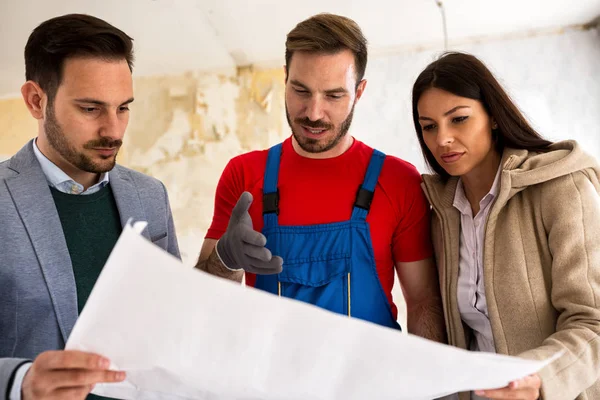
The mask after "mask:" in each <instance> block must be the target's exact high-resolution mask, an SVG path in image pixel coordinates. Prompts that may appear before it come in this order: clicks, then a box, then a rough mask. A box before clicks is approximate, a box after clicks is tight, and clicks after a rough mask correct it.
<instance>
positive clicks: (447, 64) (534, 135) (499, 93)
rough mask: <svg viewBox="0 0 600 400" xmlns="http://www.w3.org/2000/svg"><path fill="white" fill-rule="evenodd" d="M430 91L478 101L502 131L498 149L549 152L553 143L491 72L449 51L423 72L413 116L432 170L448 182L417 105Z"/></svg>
mask: <svg viewBox="0 0 600 400" xmlns="http://www.w3.org/2000/svg"><path fill="white" fill-rule="evenodd" d="M429 88H438V89H441V90H444V91H446V92H449V93H452V94H454V95H456V96H460V97H466V98H469V99H473V100H478V101H479V102H481V104H482V105H483V107H484V109H485V110H486V112H487V113H488V115H489V116H490V117H492V118H493V119H494V121H496V124H497V125H498V128H496V129H493V130H492V137H493V140H494V141H495V145H496V150H497V151H498V152H499V153H500V154H502V152H503V150H504V148H505V147H510V148H514V149H526V150H531V151H545V150H546V148H547V147H548V146H549V145H551V144H552V142H550V141H548V140H546V139H544V138H543V137H542V136H541V135H540V134H539V133H538V132H536V131H535V129H533V128H532V127H531V125H530V124H529V122H527V120H526V119H525V117H524V116H523V114H522V113H521V111H519V109H518V108H517V106H516V105H515V104H514V103H513V101H512V100H511V98H510V96H509V95H508V94H507V93H506V92H505V91H504V89H503V88H502V86H501V85H500V83H498V81H497V80H496V78H494V75H493V74H492V73H491V71H490V70H489V69H488V68H487V67H486V66H485V65H484V64H483V63H482V62H481V61H480V60H479V59H477V58H476V57H475V56H472V55H470V54H465V53H456V52H449V53H445V54H443V55H442V56H441V57H440V58H439V59H437V60H436V61H434V62H432V63H431V64H429V65H428V66H427V68H425V70H423V72H421V74H420V75H419V77H418V78H417V80H416V81H415V84H414V86H413V90H412V114H413V122H414V124H415V129H416V131H417V138H418V139H419V143H420V145H421V151H422V153H423V156H424V157H425V160H426V161H427V164H428V165H429V167H430V168H431V169H432V170H433V171H435V172H436V173H437V174H438V175H440V176H441V177H442V178H443V179H444V180H447V179H448V178H449V177H450V175H449V174H448V173H447V172H446V170H444V168H442V166H440V165H439V164H438V163H437V161H436V160H435V157H434V156H433V154H431V152H430V151H429V149H428V148H427V146H426V145H425V141H424V140H423V131H422V129H421V125H420V124H419V111H418V109H417V104H418V102H419V99H420V98H421V95H423V93H424V92H425V91H426V90H427V89H429Z"/></svg>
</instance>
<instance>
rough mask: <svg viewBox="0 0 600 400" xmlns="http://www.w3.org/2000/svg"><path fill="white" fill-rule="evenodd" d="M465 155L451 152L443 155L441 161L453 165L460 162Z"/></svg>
mask: <svg viewBox="0 0 600 400" xmlns="http://www.w3.org/2000/svg"><path fill="white" fill-rule="evenodd" d="M464 154H465V153H464V152H462V153H460V152H456V151H453V152H450V153H444V154H442V155H441V159H442V161H444V162H445V163H446V164H452V163H454V162H457V161H458V160H460V159H461V157H462V156H463V155H464Z"/></svg>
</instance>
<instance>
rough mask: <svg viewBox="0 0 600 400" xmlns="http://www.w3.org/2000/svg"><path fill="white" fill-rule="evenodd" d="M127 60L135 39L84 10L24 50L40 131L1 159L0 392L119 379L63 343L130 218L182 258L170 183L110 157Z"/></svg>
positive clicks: (27, 88)
mask: <svg viewBox="0 0 600 400" xmlns="http://www.w3.org/2000/svg"><path fill="white" fill-rule="evenodd" d="M132 64H133V51H132V40H131V38H130V37H129V36H127V35H126V34H125V33H123V32H122V31H120V30H119V29H117V28H115V27H113V26H112V25H110V24H108V23H106V22H105V21H102V20H100V19H98V18H94V17H91V16H87V15H66V16H62V17H58V18H54V19H51V20H48V21H46V22H44V23H42V24H41V25H39V26H38V27H37V28H36V29H35V30H34V31H33V32H32V34H31V36H30V37H29V40H28V42H27V45H26V47H25V69H26V80H27V82H26V83H25V84H24V85H23V87H22V89H21V92H22V95H23V99H24V100H25V103H26V105H27V107H28V109H29V111H30V113H31V115H32V116H33V117H34V118H36V119H37V120H38V136H37V137H36V138H35V139H33V140H32V141H30V142H29V143H27V144H26V145H25V146H24V147H23V148H22V149H21V150H20V151H19V152H18V153H17V154H15V155H14V156H13V157H12V158H11V159H9V160H7V161H4V162H2V163H0V226H1V227H2V229H0V398H5V397H6V398H8V399H10V400H13V399H23V400H29V399H47V398H48V399H49V398H53V399H83V398H85V397H86V396H88V393H89V392H90V390H91V389H92V388H93V386H94V385H95V384H97V383H100V382H116V381H120V380H123V379H124V373H123V372H120V371H109V370H108V366H109V360H107V359H105V358H104V357H102V356H101V355H97V354H90V353H84V352H75V351H64V350H63V348H64V345H65V342H66V341H67V338H68V337H69V334H70V332H71V329H72V328H73V325H74V323H75V320H76V319H77V317H78V315H79V313H80V312H81V310H82V308H83V306H84V304H85V301H86V300H87V298H88V296H89V294H90V291H91V289H92V287H93V285H94V283H95V281H96V279H97V277H98V275H99V273H100V271H101V269H102V266H103V265H104V263H105V261H106V259H107V257H108V255H109V253H110V251H111V250H112V248H113V246H114V244H115V243H116V241H117V239H118V236H119V234H120V232H121V229H122V227H123V225H124V224H125V223H126V222H127V221H128V220H129V219H133V220H144V221H148V227H147V229H146V230H145V231H144V235H145V236H146V237H147V238H148V239H149V240H151V241H152V242H154V243H155V244H157V245H158V246H160V247H162V248H163V249H165V250H167V251H168V252H169V253H171V254H173V255H174V256H177V257H179V249H178V246H177V239H176V236H175V230H174V226H173V219H172V216H171V210H170V206H169V200H168V197H167V192H166V190H165V187H164V185H163V184H162V183H161V182H159V181H158V180H156V179H153V178H150V177H148V176H145V175H143V174H140V173H138V172H135V171H132V170H129V169H127V168H124V167H121V166H118V165H115V159H116V156H117V152H118V150H119V147H120V146H121V144H122V139H123V136H124V132H125V128H126V127H127V123H128V119H129V109H128V105H129V104H130V103H131V102H132V101H133V85H132V77H131V70H132ZM90 397H92V396H91V395H90Z"/></svg>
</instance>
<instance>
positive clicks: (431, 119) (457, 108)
mask: <svg viewBox="0 0 600 400" xmlns="http://www.w3.org/2000/svg"><path fill="white" fill-rule="evenodd" d="M461 108H471V107H469V106H456V107H454V108H453V109H451V110H448V111H446V112H445V113H444V117H446V116H448V115H450V114H452V113H453V112H455V111H458V110H460V109H461ZM419 120H422V121H433V118H429V117H419Z"/></svg>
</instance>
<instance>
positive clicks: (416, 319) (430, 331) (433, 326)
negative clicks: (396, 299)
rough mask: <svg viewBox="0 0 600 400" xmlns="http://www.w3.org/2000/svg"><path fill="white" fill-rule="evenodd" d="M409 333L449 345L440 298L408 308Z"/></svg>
mask: <svg viewBox="0 0 600 400" xmlns="http://www.w3.org/2000/svg"><path fill="white" fill-rule="evenodd" d="M407 324H408V333H411V334H413V335H417V336H421V337H423V338H425V339H429V340H433V341H435V342H440V343H448V339H447V338H446V324H445V322H444V312H443V309H442V302H441V299H440V298H437V297H433V298H430V299H427V300H424V301H422V302H420V303H416V304H408V307H407Z"/></svg>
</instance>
